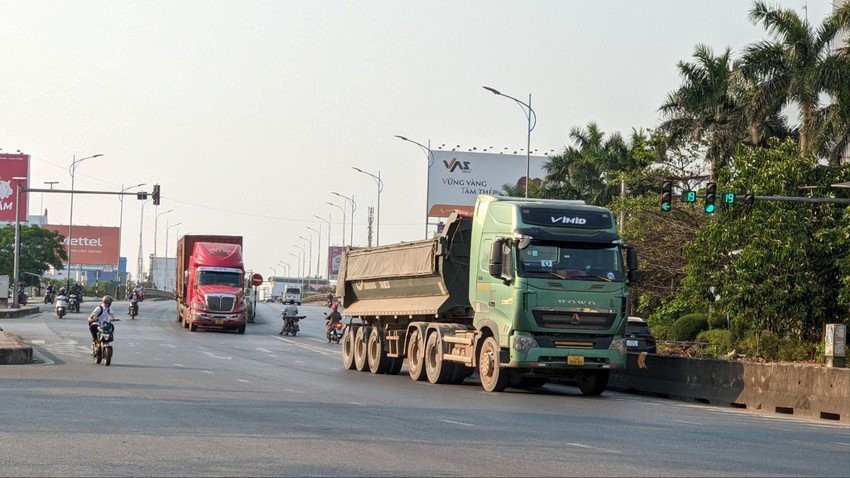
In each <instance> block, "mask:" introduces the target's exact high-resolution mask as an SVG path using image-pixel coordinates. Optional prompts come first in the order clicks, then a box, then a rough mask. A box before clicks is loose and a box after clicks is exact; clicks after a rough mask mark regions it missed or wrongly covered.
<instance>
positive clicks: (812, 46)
mask: <svg viewBox="0 0 850 478" xmlns="http://www.w3.org/2000/svg"><path fill="white" fill-rule="evenodd" d="M848 8H850V7H847V6H846V5H845V7H843V9H841V10H839V11H838V13H836V14H833V15H830V16H828V17H827V18H826V19H825V20H824V21H823V23H821V25H820V26H819V27H818V28H817V29H816V30H815V29H814V28H813V26H812V25H811V24H810V23H809V22H808V20H806V19H805V18H801V17H800V16H799V15H798V14H797V13H796V12H794V11H793V10H790V9H784V8H780V7H769V6H768V5H767V4H766V3H765V2H763V1H761V0H759V1H756V2H755V4H754V6H753V8H752V9H751V10H750V19H751V20H752V21H753V23H756V24H758V23H761V24H762V25H763V26H764V28H765V29H766V30H767V32H768V33H769V34H771V35H772V36H773V37H774V39H775V41H761V42H757V43H754V44H752V45H750V46H748V47H747V48H746V49H745V54H744V57H743V59H742V62H741V71H742V72H743V75H744V77H745V78H747V80H748V81H750V82H751V83H752V85H753V87H752V88H751V90H750V91H751V93H752V94H751V95H750V96H749V97H748V107H747V109H748V112H749V113H748V115H749V117H750V118H761V117H773V116H776V115H778V114H779V113H780V111H781V110H782V109H783V108H784V107H785V106H786V105H788V104H795V105H796V106H797V107H798V108H799V110H800V112H799V119H800V143H799V151H800V153H801V154H803V155H808V154H811V153H814V152H816V151H814V149H815V146H816V145H817V142H816V141H815V136H816V130H817V126H818V121H817V115H818V109H819V107H820V95H821V93H825V92H828V91H832V90H835V89H842V87H841V85H840V83H841V82H842V81H843V80H842V78H846V77H847V75H848V74H847V72H846V71H842V65H841V64H840V63H839V62H835V61H830V60H829V59H830V57H831V55H830V42H831V41H833V39H834V38H835V36H836V34H837V33H838V32H839V31H840V30H841V28H842V27H847V26H848V25H850V15H848V14H846V13H843V11H844V10H848Z"/></svg>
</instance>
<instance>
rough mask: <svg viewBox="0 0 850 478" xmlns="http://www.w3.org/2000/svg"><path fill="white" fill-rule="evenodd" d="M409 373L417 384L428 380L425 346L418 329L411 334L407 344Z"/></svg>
mask: <svg viewBox="0 0 850 478" xmlns="http://www.w3.org/2000/svg"><path fill="white" fill-rule="evenodd" d="M407 373H408V374H409V375H410V378H411V379H412V380H415V381H417V382H421V381H423V380H425V379H426V378H428V377H427V375H425V344H424V343H423V341H422V335H421V334H419V331H418V330H416V329H414V330H413V332H411V333H410V338H409V339H408V342H407Z"/></svg>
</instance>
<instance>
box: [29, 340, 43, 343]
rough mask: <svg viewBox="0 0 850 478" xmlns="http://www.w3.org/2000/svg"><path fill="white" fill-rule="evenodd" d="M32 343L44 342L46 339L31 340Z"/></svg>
mask: <svg viewBox="0 0 850 478" xmlns="http://www.w3.org/2000/svg"><path fill="white" fill-rule="evenodd" d="M30 343H31V344H43V343H44V340H41V339H35V340H30Z"/></svg>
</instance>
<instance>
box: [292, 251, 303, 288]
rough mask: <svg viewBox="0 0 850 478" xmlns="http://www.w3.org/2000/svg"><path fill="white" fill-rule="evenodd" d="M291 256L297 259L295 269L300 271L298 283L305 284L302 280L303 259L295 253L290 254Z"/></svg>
mask: <svg viewBox="0 0 850 478" xmlns="http://www.w3.org/2000/svg"><path fill="white" fill-rule="evenodd" d="M289 255H290V256H292V257H294V258H295V269H296V270H297V271H298V282H304V281H303V280H301V264H300V261H301V257H300V256H299V255H298V254H296V253H294V252H290V253H289Z"/></svg>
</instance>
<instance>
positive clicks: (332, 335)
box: [328, 322, 345, 343]
mask: <svg viewBox="0 0 850 478" xmlns="http://www.w3.org/2000/svg"><path fill="white" fill-rule="evenodd" d="M343 328H345V324H343V323H342V322H334V323H333V324H331V326H330V328H329V329H328V343H331V342H336V343H339V341H340V340H342V329H343Z"/></svg>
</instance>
